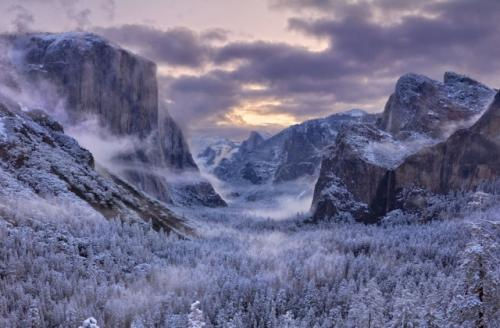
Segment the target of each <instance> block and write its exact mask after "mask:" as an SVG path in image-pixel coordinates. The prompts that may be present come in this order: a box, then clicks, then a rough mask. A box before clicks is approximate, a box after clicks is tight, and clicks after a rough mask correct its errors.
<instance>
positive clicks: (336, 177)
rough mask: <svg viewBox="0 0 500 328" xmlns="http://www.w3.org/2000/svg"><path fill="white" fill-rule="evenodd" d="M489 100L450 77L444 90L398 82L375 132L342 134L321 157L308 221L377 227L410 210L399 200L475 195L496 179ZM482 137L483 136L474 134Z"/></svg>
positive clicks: (472, 84) (358, 128)
mask: <svg viewBox="0 0 500 328" xmlns="http://www.w3.org/2000/svg"><path fill="white" fill-rule="evenodd" d="M493 96H494V91H493V90H492V89H489V88H487V87H485V86H483V85H482V84H480V83H478V82H476V81H474V80H472V79H469V78H467V77H464V76H461V75H458V74H455V73H446V75H445V82H444V83H440V82H436V81H432V80H430V79H428V78H425V77H422V76H418V75H414V74H408V75H405V76H403V77H402V78H401V79H400V80H399V81H398V83H397V86H396V91H395V93H394V94H393V95H392V96H391V97H390V99H389V101H388V103H387V106H386V108H385V111H384V114H383V116H382V119H381V120H379V121H378V122H377V125H376V126H375V125H367V124H361V125H353V126H350V127H346V128H345V129H344V130H343V131H342V132H341V133H340V134H339V136H338V137H337V138H336V140H335V143H334V144H333V145H332V146H330V147H329V148H328V150H327V151H325V156H324V157H323V160H322V164H321V170H320V175H319V178H318V181H317V183H316V186H315V192H314V197H313V204H312V208H311V210H312V219H313V220H314V221H318V220H322V219H325V218H333V217H337V216H339V215H341V216H342V215H347V216H352V217H353V218H354V219H355V220H358V221H362V222H377V221H378V220H379V219H380V218H381V217H382V216H384V215H385V214H386V213H387V212H389V211H391V210H394V209H398V208H403V207H404V206H405V204H410V203H412V204H415V203H416V201H415V199H413V200H412V199H405V197H406V198H412V197H414V198H415V197H421V195H422V192H423V193H426V192H429V193H447V192H450V191H453V190H458V189H461V188H465V189H467V190H473V189H474V188H475V187H477V186H478V185H479V184H480V183H482V182H484V181H486V180H487V179H490V178H494V177H498V171H497V164H496V159H495V158H498V156H497V155H498V147H497V146H496V145H495V143H494V142H493V140H496V138H497V136H498V133H499V132H500V131H499V130H498V128H494V124H495V123H494V122H495V120H494V117H495V114H493V113H494V112H495V109H494V108H495V107H496V105H495V103H496V102H497V100H496V101H495V103H493V104H492V105H491V107H490V109H489V110H488V111H486V108H487V107H488V104H489V103H490V102H491V100H492V98H493ZM497 98H498V96H497ZM478 117H481V118H480V119H479V121H477V123H475V124H474V120H475V119H477V118H478ZM490 121H491V124H486V123H485V122H490ZM471 124H474V125H473V126H472V127H471ZM480 126H483V128H480ZM486 126H487V127H486ZM485 130H488V131H489V133H488V134H487V135H485V134H484V133H482V132H478V131H485ZM495 130H496V131H495ZM450 133H451V136H450V137H449V138H448V136H449V134H450ZM411 190H420V191H422V192H419V193H413V192H410V191H411ZM416 195H418V196H416ZM419 202H420V205H419V206H420V207H422V206H424V205H422V204H424V203H425V202H424V203H422V202H421V201H419Z"/></svg>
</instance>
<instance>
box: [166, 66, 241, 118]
mask: <svg viewBox="0 0 500 328" xmlns="http://www.w3.org/2000/svg"><path fill="white" fill-rule="evenodd" d="M159 82H160V86H161V88H162V90H161V94H162V95H163V96H164V97H166V98H169V99H172V100H173V103H171V104H170V105H169V106H168V107H169V109H170V111H171V112H172V113H173V114H174V115H175V118H176V119H178V120H179V121H180V122H181V124H183V125H196V123H199V122H204V121H211V122H214V121H216V120H218V119H221V118H222V117H223V115H224V114H225V113H226V112H227V111H228V109H229V108H231V107H233V106H236V105H237V104H238V103H239V96H240V92H241V88H240V85H239V84H238V83H236V82H235V81H234V80H232V79H230V78H229V77H228V76H227V73H225V72H221V71H212V72H210V73H209V74H206V75H202V76H183V77H180V78H169V77H160V79H159Z"/></svg>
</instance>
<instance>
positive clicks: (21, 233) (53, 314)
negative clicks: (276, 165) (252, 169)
mask: <svg viewBox="0 0 500 328" xmlns="http://www.w3.org/2000/svg"><path fill="white" fill-rule="evenodd" d="M59 206H61V205H60V204H52V205H51V206H47V207H44V208H42V209H37V210H33V211H29V212H26V213H19V212H16V213H14V212H9V210H8V209H6V208H1V209H0V326H1V327H5V328H8V327H78V325H80V324H81V323H82V321H83V320H85V319H86V318H88V317H90V316H93V317H95V318H96V320H97V324H98V325H99V326H100V327H135V328H138V327H198V326H196V322H195V321H193V320H194V319H193V318H194V317H195V316H193V315H191V316H189V313H190V311H191V310H190V306H191V304H192V303H194V302H195V301H200V304H199V309H200V310H202V311H203V315H202V316H199V317H200V318H201V319H202V320H203V321H204V322H205V323H206V325H205V327H311V328H312V327H476V326H477V324H478V320H483V321H484V322H485V324H486V325H485V327H498V326H500V325H499V318H498V314H499V312H498V308H499V307H498V305H499V303H498V302H499V296H498V294H497V292H498V291H499V289H498V288H499V286H498V281H499V279H498V278H499V274H500V272H499V271H500V270H499V252H498V241H500V227H499V223H498V214H496V213H497V212H496V210H498V209H497V208H494V209H490V210H488V211H485V212H479V211H477V212H470V213H468V214H467V216H466V217H465V218H456V219H453V220H443V221H435V222H430V223H425V224H421V223H401V221H402V219H403V217H399V218H398V220H397V221H398V222H399V223H398V224H391V223H386V224H381V225H361V224H356V223H335V222H332V223H324V224H321V225H308V224H303V223H302V220H303V218H302V217H300V216H297V217H293V218H291V219H285V220H280V221H276V220H271V219H266V218H262V217H256V216H250V215H248V214H242V212H243V211H242V209H241V208H228V209H223V210H220V209H219V210H197V211H191V212H185V213H184V215H185V216H186V217H189V218H192V219H191V223H192V225H194V226H196V227H197V231H198V236H196V237H193V238H188V239H179V238H177V237H175V236H169V237H167V236H166V235H164V234H163V233H158V232H155V231H153V230H152V229H151V227H149V226H148V225H145V224H144V225H137V224H135V225H130V224H123V223H120V222H118V221H102V220H98V219H93V218H92V217H89V216H88V215H85V214H82V213H80V212H79V211H78V210H74V211H73V213H71V215H69V213H68V211H65V212H61V211H59V210H58V207H59ZM2 218H3V219H2ZM478 288H480V289H478ZM478 291H481V295H479V294H478V293H479V292H478ZM198 314H199V313H198ZM199 327H201V326H199Z"/></svg>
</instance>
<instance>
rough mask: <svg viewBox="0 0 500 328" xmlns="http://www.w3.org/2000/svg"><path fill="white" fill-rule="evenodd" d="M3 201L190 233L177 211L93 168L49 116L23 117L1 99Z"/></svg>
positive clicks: (84, 153)
mask: <svg viewBox="0 0 500 328" xmlns="http://www.w3.org/2000/svg"><path fill="white" fill-rule="evenodd" d="M0 198H1V199H2V203H4V205H5V203H7V201H6V200H9V199H10V200H13V199H14V200H16V201H17V202H19V203H23V201H29V202H33V201H34V200H37V199H38V200H40V201H41V202H42V201H52V202H58V203H60V204H61V206H64V204H70V205H71V206H80V207H81V209H82V210H85V211H88V212H89V213H91V212H94V213H95V212H97V213H99V214H100V215H102V216H103V217H105V218H109V219H112V218H120V219H122V220H128V221H129V220H147V221H149V220H151V221H152V224H153V226H154V227H155V228H157V229H164V230H166V231H174V232H176V233H180V234H186V233H190V232H191V229H190V228H188V227H187V226H186V225H185V223H184V222H183V221H182V220H181V219H179V218H178V217H177V216H176V215H175V214H174V213H173V212H172V211H170V210H169V209H167V208H166V207H165V206H164V205H162V204H161V203H160V202H157V201H155V200H153V199H151V198H149V197H148V196H146V195H144V194H143V193H141V192H139V191H137V190H136V189H135V188H134V187H132V186H131V185H129V184H128V183H126V182H125V181H123V180H121V179H120V178H118V177H116V176H114V175H112V174H110V173H108V172H106V171H103V172H102V173H101V174H99V173H98V172H97V171H96V169H95V167H94V159H93V157H92V154H91V153H90V152H89V151H87V150H85V149H83V148H81V147H80V146H79V145H78V143H77V142H76V141H75V140H74V139H72V138H71V137H69V136H67V135H65V134H64V131H63V127H62V126H61V125H60V124H59V123H57V122H56V121H54V120H52V119H51V118H50V117H49V116H47V115H46V114H45V113H44V112H42V111H39V110H35V111H28V112H24V111H22V110H21V108H20V107H19V106H18V105H17V104H15V103H13V102H12V101H11V100H9V99H8V98H5V97H4V96H0Z"/></svg>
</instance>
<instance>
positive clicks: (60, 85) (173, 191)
mask: <svg viewBox="0 0 500 328" xmlns="http://www.w3.org/2000/svg"><path fill="white" fill-rule="evenodd" d="M2 39H3V40H2V41H3V42H5V43H7V44H9V52H8V58H9V60H10V61H11V65H12V66H13V68H14V69H15V71H16V73H17V74H18V76H20V78H19V79H17V81H14V82H15V83H14V84H15V85H14V89H16V88H17V89H19V90H23V89H24V90H26V89H28V90H34V93H35V94H36V95H38V97H37V99H36V101H34V102H33V99H34V98H36V97H33V95H32V96H30V97H29V100H28V99H26V97H25V98H22V97H20V96H19V97H18V99H19V102H20V103H21V104H22V105H23V106H26V107H34V106H36V107H37V108H42V109H44V110H46V111H47V112H49V113H50V114H51V115H53V116H56V117H57V118H58V120H60V121H62V123H63V125H64V126H65V127H67V128H68V131H70V132H72V131H76V132H75V133H72V134H73V135H74V136H75V137H76V138H77V139H79V140H80V142H82V143H83V144H84V145H85V146H86V147H88V148H89V149H90V150H91V151H93V152H95V153H96V154H98V153H99V142H100V141H105V140H107V141H109V139H111V140H114V141H120V142H124V141H126V143H127V145H128V147H126V149H119V150H111V152H113V151H115V152H116V154H115V156H112V158H109V160H110V162H112V163H102V164H104V165H112V166H113V168H114V169H115V172H116V173H119V174H120V175H122V176H123V177H124V178H125V179H126V180H127V181H129V182H130V183H132V184H133V185H134V186H136V187H137V188H139V189H141V190H143V191H144V192H146V193H148V194H150V195H151V196H153V197H156V198H158V199H160V200H162V201H164V202H167V203H170V204H175V205H203V206H224V205H225V203H224V201H223V200H222V199H221V197H220V196H219V195H218V194H217V193H216V192H215V190H214V189H213V188H212V186H211V185H210V183H209V182H208V181H206V180H205V179H204V178H203V177H202V176H201V175H200V174H199V171H198V167H197V166H196V164H195V162H194V160H193V158H192V156H191V153H190V150H189V147H188V145H187V143H186V141H185V139H184V136H183V134H182V131H181V129H180V128H179V127H178V125H177V124H176V123H175V122H174V120H173V119H172V118H171V117H170V115H169V114H168V112H167V111H166V109H165V108H162V106H161V105H160V104H159V102H158V87H157V80H156V65H155V64H154V63H153V62H151V61H149V60H147V59H144V58H141V57H138V56H136V55H134V54H132V53H130V52H128V51H126V50H124V49H122V48H120V47H118V46H116V45H114V44H112V43H110V42H108V41H107V40H105V39H103V38H101V37H99V36H97V35H94V34H89V33H79V32H75V33H63V34H43V33H39V34H23V35H13V36H4V37H3V38H2ZM89 122H90V123H93V124H89ZM75 127H76V128H75ZM82 135H83V136H82ZM89 135H90V136H91V138H89ZM88 139H90V142H85V141H87V140H88ZM106 148H107V149H108V150H107V154H106V155H109V152H110V150H109V149H110V148H119V147H117V146H116V145H109V144H108V145H107V147H106ZM110 157H111V156H110ZM97 159H98V160H101V158H99V156H97ZM117 171H119V172H117ZM179 176H182V177H184V178H183V179H179ZM172 177H174V179H172Z"/></svg>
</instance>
